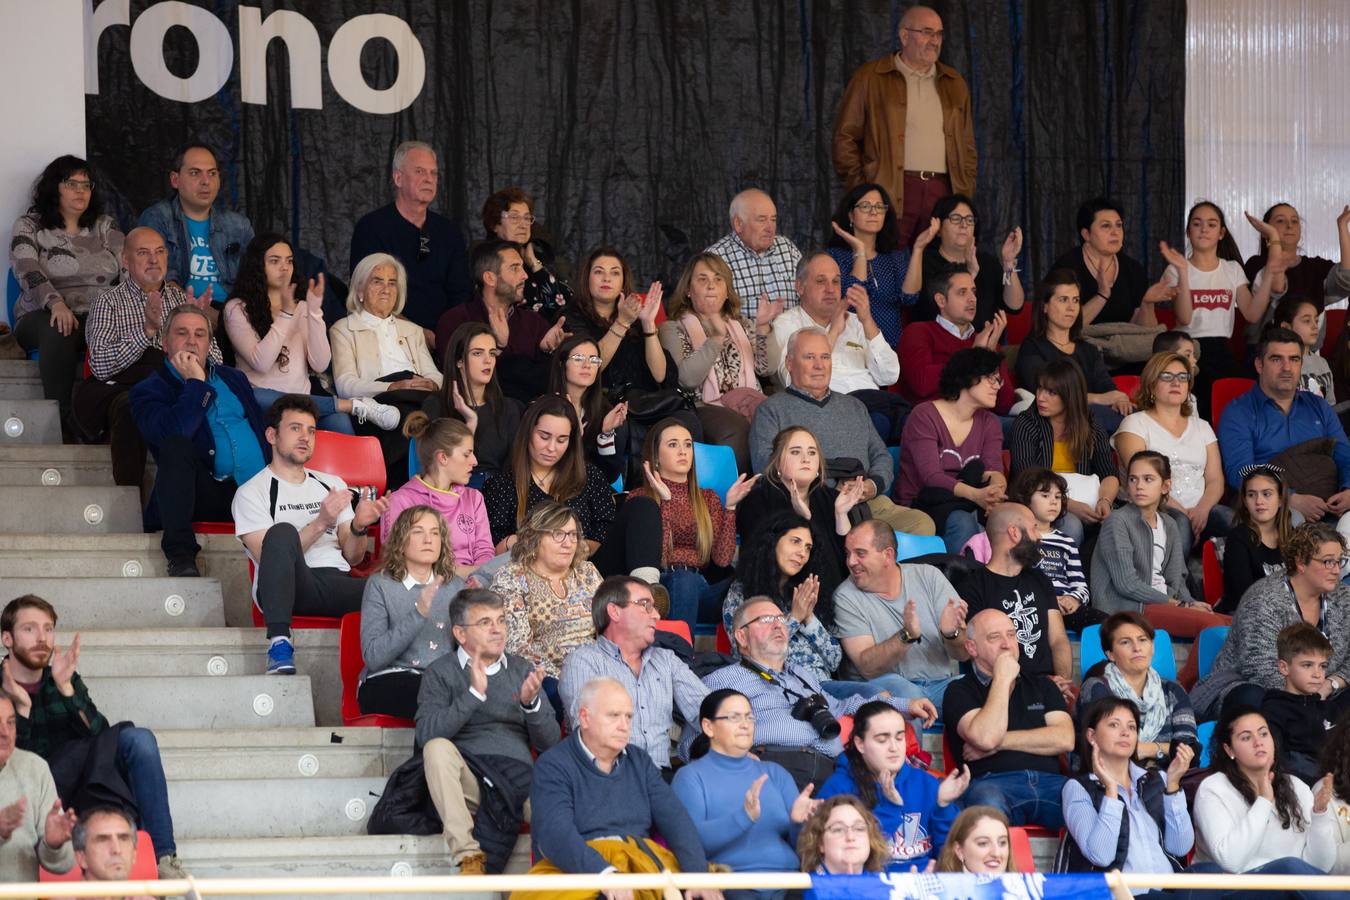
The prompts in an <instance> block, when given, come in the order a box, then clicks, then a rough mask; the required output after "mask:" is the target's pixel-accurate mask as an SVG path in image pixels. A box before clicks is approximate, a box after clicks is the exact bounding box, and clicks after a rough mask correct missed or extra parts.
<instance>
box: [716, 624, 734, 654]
mask: <svg viewBox="0 0 1350 900" xmlns="http://www.w3.org/2000/svg"><path fill="white" fill-rule="evenodd" d="M717 652H718V653H727V654H729V653H731V635H729V634H727V626H725V625H723V624H722V623H721V622H718V623H717Z"/></svg>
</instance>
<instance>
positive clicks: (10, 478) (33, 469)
mask: <svg viewBox="0 0 1350 900" xmlns="http://www.w3.org/2000/svg"><path fill="white" fill-rule="evenodd" d="M3 387H4V385H3V382H0V390H3ZM3 396H4V394H3V393H0V397H3ZM108 454H109V451H108V448H107V447H106V446H101V445H81V444H9V445H7V446H4V448H3V452H0V487H4V486H7V485H21V486H24V485H26V486H36V485H45V486H48V487H54V486H57V485H67V486H69V485H80V484H92V485H111V484H112V483H113V480H112V460H111V458H110V457H109V455H108Z"/></svg>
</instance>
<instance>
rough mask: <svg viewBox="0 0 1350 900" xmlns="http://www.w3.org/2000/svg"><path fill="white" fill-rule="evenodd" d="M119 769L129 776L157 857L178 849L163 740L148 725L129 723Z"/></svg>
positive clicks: (120, 740)
mask: <svg viewBox="0 0 1350 900" xmlns="http://www.w3.org/2000/svg"><path fill="white" fill-rule="evenodd" d="M117 769H118V771H119V772H121V773H122V777H124V778H125V779H126V780H127V785H128V786H130V788H131V792H132V793H133V794H134V795H135V796H136V807H137V809H139V810H140V811H141V826H142V827H143V828H145V830H146V831H147V832H149V834H150V840H151V842H153V843H154V845H155V858H156V859H158V858H159V857H161V856H167V855H168V854H170V853H177V852H178V845H177V844H175V843H174V841H173V816H172V815H170V814H169V786H168V785H167V784H166V783H165V781H164V764H163V763H162V762H160V759H159V742H158V741H156V740H155V733H154V732H153V731H150V730H149V729H146V728H135V727H130V726H129V727H126V728H123V729H122V732H121V734H119V735H118V736H117Z"/></svg>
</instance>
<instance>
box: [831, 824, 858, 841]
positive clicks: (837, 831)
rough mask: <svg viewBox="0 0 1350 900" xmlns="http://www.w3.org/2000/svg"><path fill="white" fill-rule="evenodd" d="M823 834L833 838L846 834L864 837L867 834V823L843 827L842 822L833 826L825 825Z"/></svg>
mask: <svg viewBox="0 0 1350 900" xmlns="http://www.w3.org/2000/svg"><path fill="white" fill-rule="evenodd" d="M825 833H826V834H828V835H829V836H830V837H833V838H841V837H843V836H844V835H846V834H856V835H865V834H867V823H866V822H855V823H854V824H852V825H845V824H844V823H843V822H838V823H836V824H834V825H826V826H825Z"/></svg>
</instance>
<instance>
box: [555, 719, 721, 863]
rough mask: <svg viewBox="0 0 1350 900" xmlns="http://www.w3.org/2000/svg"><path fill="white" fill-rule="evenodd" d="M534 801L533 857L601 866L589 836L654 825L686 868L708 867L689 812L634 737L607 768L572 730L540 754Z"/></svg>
mask: <svg viewBox="0 0 1350 900" xmlns="http://www.w3.org/2000/svg"><path fill="white" fill-rule="evenodd" d="M738 802H739V801H738ZM530 807H531V814H530V815H531V817H532V818H531V820H530V834H531V839H532V840H533V843H534V855H535V858H536V859H540V858H543V859H547V860H548V861H549V862H551V863H553V864H554V865H555V866H557V867H558V868H559V869H561V870H562V871H564V872H569V873H573V874H582V873H598V872H603V871H604V870H605V869H606V868H608V867H609V863H608V862H607V861H606V860H605V858H604V857H603V856H601V855H600V854H599V853H597V852H595V850H593V849H591V848H590V847H588V846H587V845H586V842H587V841H589V840H594V839H595V838H601V837H614V836H620V837H636V838H644V837H648V836H649V835H650V834H651V832H652V831H653V830H656V831H659V832H660V833H661V837H662V838H663V839H664V840H665V842H666V843H667V844H668V845H669V846H670V850H671V852H672V853H674V854H675V858H676V859H677V860H678V861H679V863H680V871H681V872H706V871H708V859H707V857H706V856H704V854H703V845H702V843H700V841H699V838H698V831H697V829H695V828H694V823H693V821H692V820H691V819H690V818H689V813H687V812H685V809H684V806H683V805H682V804H681V803H680V801H679V798H677V797H676V796H675V792H674V791H672V790H671V789H670V785H668V784H666V783H665V781H664V780H663V779H662V778H661V772H660V770H659V769H657V768H656V765H655V764H654V763H653V762H652V760H651V757H649V756H648V755H647V754H646V752H645V751H643V750H642V749H641V748H639V747H636V746H634V745H632V744H629V745H628V749H626V750H625V751H624V752H623V754H622V755H621V756H619V758H618V759H616V760H615V761H614V767H613V769H611V770H610V772H609V774H605V773H604V772H601V771H600V770H599V769H598V768H597V767H596V765H595V763H594V762H592V761H591V758H590V756H588V755H587V753H586V750H585V749H584V748H583V747H582V746H581V733H580V732H579V731H574V732H572V733H571V734H569V735H568V736H567V737H566V738H565V739H564V740H563V741H562V742H561V743H559V744H557V745H555V746H554V747H552V748H550V749H549V750H547V751H545V752H544V753H542V754H540V756H539V759H537V760H536V761H535V764H534V780H533V781H532V782H531V784H530Z"/></svg>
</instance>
